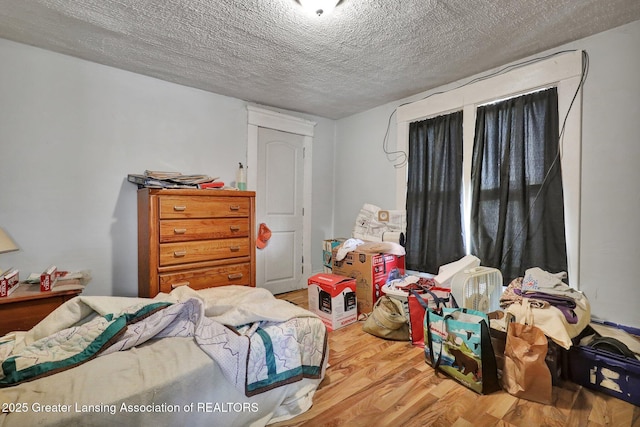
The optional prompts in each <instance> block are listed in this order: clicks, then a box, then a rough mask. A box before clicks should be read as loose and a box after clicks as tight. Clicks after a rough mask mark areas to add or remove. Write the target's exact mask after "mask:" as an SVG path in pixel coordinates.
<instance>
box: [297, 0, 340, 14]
mask: <svg viewBox="0 0 640 427" xmlns="http://www.w3.org/2000/svg"><path fill="white" fill-rule="evenodd" d="M298 1H299V2H300V5H302V7H303V8H304V9H305V10H306V11H308V12H309V13H313V14H315V15H318V16H322V15H326V14H328V13H331V11H332V10H333V9H335V7H336V5H337V4H338V2H339V0H298Z"/></svg>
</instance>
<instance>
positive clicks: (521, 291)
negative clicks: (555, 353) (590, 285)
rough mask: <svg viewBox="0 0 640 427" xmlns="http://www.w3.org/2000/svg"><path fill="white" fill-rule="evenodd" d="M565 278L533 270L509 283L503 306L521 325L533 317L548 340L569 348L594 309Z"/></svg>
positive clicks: (503, 296) (588, 320)
mask: <svg viewBox="0 0 640 427" xmlns="http://www.w3.org/2000/svg"><path fill="white" fill-rule="evenodd" d="M565 277H566V274H565V273H556V274H552V273H549V272H547V271H544V270H542V269H541V268H538V267H535V268H530V269H528V270H526V271H525V275H524V277H520V278H517V279H515V280H513V281H512V282H511V283H510V284H509V286H508V287H507V289H506V290H505V291H504V292H503V294H502V296H501V298H500V307H501V308H503V309H506V311H507V313H508V314H511V316H512V317H514V318H515V320H516V321H517V322H519V323H525V322H526V319H527V318H528V317H531V316H532V317H533V322H534V324H535V325H536V326H538V327H539V328H540V329H542V330H543V331H544V332H545V334H546V335H547V336H548V337H549V338H551V339H553V340H554V341H555V342H557V343H558V344H559V345H561V346H562V347H564V348H567V349H568V348H569V347H571V344H572V343H571V339H572V338H574V337H576V336H577V335H578V334H579V333H580V332H581V331H582V330H583V329H584V328H585V327H586V326H587V325H588V324H589V322H590V320H591V308H590V305H589V301H588V300H587V298H586V297H585V295H584V294H583V293H582V292H580V291H578V290H577V289H574V288H571V287H570V286H568V285H567V284H565V283H564V282H562V280H563V279H564V278H565ZM507 317H508V316H507Z"/></svg>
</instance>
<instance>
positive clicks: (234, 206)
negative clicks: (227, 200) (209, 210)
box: [229, 205, 240, 211]
mask: <svg viewBox="0 0 640 427" xmlns="http://www.w3.org/2000/svg"><path fill="white" fill-rule="evenodd" d="M229 210H230V211H239V210H240V206H238V205H231V206H229Z"/></svg>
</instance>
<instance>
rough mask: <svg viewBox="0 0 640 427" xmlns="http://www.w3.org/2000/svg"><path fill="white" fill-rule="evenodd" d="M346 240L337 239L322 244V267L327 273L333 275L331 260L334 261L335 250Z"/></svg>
mask: <svg viewBox="0 0 640 427" xmlns="http://www.w3.org/2000/svg"><path fill="white" fill-rule="evenodd" d="M345 240H347V239H345V238H343V237H339V238H337V239H329V240H324V241H323V242H322V265H323V266H324V272H325V273H327V272H328V273H331V272H332V270H331V260H332V259H333V249H334V248H337V247H338V246H340V245H341V244H342V243H343V242H344V241H345Z"/></svg>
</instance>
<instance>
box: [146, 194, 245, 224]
mask: <svg viewBox="0 0 640 427" xmlns="http://www.w3.org/2000/svg"><path fill="white" fill-rule="evenodd" d="M159 204H160V219H180V218H242V217H249V213H250V211H251V204H250V202H249V200H248V199H247V198H239V197H216V196H197V197H189V196H170V195H168V196H163V197H160V199H159Z"/></svg>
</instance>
